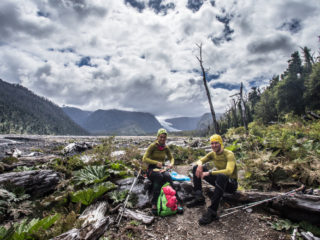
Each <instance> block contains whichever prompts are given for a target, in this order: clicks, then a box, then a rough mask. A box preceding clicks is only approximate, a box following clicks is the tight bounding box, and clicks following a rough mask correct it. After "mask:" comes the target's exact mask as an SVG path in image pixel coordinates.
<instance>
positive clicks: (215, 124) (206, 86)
mask: <svg viewBox="0 0 320 240" xmlns="http://www.w3.org/2000/svg"><path fill="white" fill-rule="evenodd" d="M197 46H198V48H199V51H200V56H199V57H196V58H197V59H198V61H199V63H200V67H201V71H202V80H203V84H204V87H205V89H206V93H207V97H208V101H209V105H210V111H211V115H212V121H213V128H214V132H215V133H217V134H219V129H218V123H217V119H216V114H215V112H214V109H213V105H212V101H211V95H210V91H209V88H208V84H207V79H206V71H205V70H204V67H203V60H202V44H200V45H198V44H197Z"/></svg>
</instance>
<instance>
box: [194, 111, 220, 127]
mask: <svg viewBox="0 0 320 240" xmlns="http://www.w3.org/2000/svg"><path fill="white" fill-rule="evenodd" d="M222 115H223V113H216V119H217V121H218V120H219V119H220V117H221V116H222ZM212 124H213V123H212V116H211V113H205V114H203V115H202V116H201V118H200V120H199V122H198V124H197V129H198V130H205V129H208V126H209V125H212Z"/></svg>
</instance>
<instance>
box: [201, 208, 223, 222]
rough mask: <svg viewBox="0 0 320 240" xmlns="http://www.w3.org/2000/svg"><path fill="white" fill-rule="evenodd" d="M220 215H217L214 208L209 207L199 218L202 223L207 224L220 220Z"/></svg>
mask: <svg viewBox="0 0 320 240" xmlns="http://www.w3.org/2000/svg"><path fill="white" fill-rule="evenodd" d="M218 219H219V217H218V215H217V212H216V211H214V210H212V209H211V208H208V210H207V212H205V213H204V214H203V215H202V217H201V218H200V219H199V224H200V225H207V224H209V223H211V222H213V221H216V220H218Z"/></svg>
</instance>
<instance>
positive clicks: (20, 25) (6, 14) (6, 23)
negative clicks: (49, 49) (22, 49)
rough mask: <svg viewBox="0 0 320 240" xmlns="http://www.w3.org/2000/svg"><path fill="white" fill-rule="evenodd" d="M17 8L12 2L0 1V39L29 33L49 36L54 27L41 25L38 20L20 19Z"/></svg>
mask: <svg viewBox="0 0 320 240" xmlns="http://www.w3.org/2000/svg"><path fill="white" fill-rule="evenodd" d="M21 15H22V14H21V13H20V11H19V8H18V7H17V6H16V5H15V4H13V3H7V2H2V3H0V23H1V24H0V36H1V37H0V40H1V42H2V41H7V40H9V39H10V38H11V37H16V36H18V35H19V34H21V33H22V34H26V35H31V36H33V37H38V38H45V37H49V36H50V35H51V33H52V32H53V31H54V27H53V26H51V25H49V26H47V25H46V26H41V24H39V23H38V22H32V21H30V20H26V19H22V17H21Z"/></svg>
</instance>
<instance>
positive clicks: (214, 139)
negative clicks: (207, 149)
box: [210, 134, 223, 148]
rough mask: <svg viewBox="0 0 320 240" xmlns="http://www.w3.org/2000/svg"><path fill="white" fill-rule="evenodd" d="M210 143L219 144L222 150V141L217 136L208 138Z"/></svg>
mask: <svg viewBox="0 0 320 240" xmlns="http://www.w3.org/2000/svg"><path fill="white" fill-rule="evenodd" d="M210 142H218V143H220V145H221V147H222V148H223V141H222V137H221V136H220V135H218V134H214V135H212V136H211V137H210Z"/></svg>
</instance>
